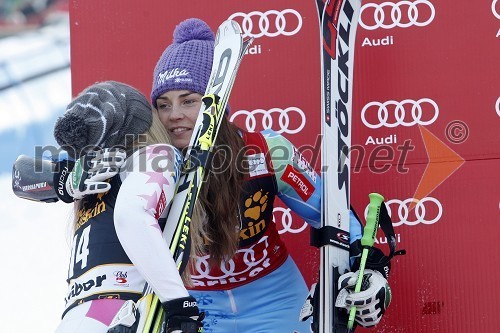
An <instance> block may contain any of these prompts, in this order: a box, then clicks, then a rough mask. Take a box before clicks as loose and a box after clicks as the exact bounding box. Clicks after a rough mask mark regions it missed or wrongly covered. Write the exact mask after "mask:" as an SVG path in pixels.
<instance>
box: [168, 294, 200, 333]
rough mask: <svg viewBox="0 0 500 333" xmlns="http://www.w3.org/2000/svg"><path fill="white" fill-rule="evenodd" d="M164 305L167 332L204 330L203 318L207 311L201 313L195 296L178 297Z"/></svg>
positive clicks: (193, 332)
mask: <svg viewBox="0 0 500 333" xmlns="http://www.w3.org/2000/svg"><path fill="white" fill-rule="evenodd" d="M162 306H163V309H164V310H165V324H166V329H167V332H182V333H199V332H203V323H202V320H203V318H205V313H204V312H202V313H200V310H199V309H198V306H197V304H196V299H194V297H192V296H188V297H183V298H176V299H173V300H171V301H168V302H165V303H163V304H162Z"/></svg>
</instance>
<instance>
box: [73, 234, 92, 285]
mask: <svg viewBox="0 0 500 333" xmlns="http://www.w3.org/2000/svg"><path fill="white" fill-rule="evenodd" d="M90 227H91V226H90V225H89V226H88V227H86V228H85V229H83V231H82V232H81V233H79V234H76V235H75V237H74V238H73V244H72V247H71V257H70V264H69V271H68V277H69V278H71V277H72V276H73V275H74V269H75V267H77V265H80V267H79V269H84V268H85V267H87V257H88V255H89V238H90V237H89V236H90ZM77 269H78V267H77Z"/></svg>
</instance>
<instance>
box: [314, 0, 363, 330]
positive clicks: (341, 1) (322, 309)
mask: <svg viewBox="0 0 500 333" xmlns="http://www.w3.org/2000/svg"><path fill="white" fill-rule="evenodd" d="M316 5H317V8H318V14H319V22H320V44H321V47H320V54H321V110H322V112H321V114H322V115H321V120H322V126H321V133H322V135H323V140H322V149H321V151H322V155H321V160H322V165H323V170H322V173H323V192H322V217H321V228H320V229H319V230H318V231H317V234H319V235H318V236H317V239H321V240H320V241H319V242H316V244H314V245H316V246H318V247H320V272H319V281H318V284H319V291H318V292H317V293H316V295H315V297H317V298H319V299H316V300H315V308H314V309H313V331H314V332H315V333H327V332H328V333H330V332H335V333H341V332H347V321H348V316H347V314H346V313H345V312H341V311H340V310H339V309H337V308H335V299H336V298H337V293H338V291H337V281H338V278H339V276H340V275H342V274H343V273H345V272H346V271H348V270H349V212H350V193H349V191H350V160H349V150H350V147H351V116H352V95H353V94H352V88H353V84H352V82H353V67H354V45H355V37H356V27H357V23H358V15H359V10H360V7H361V0H316ZM312 237H313V238H314V234H313V235H312Z"/></svg>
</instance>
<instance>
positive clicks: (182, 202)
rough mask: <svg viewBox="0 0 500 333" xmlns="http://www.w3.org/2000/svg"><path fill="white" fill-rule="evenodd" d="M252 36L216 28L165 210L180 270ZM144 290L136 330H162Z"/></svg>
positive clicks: (159, 312) (226, 25)
mask: <svg viewBox="0 0 500 333" xmlns="http://www.w3.org/2000/svg"><path fill="white" fill-rule="evenodd" d="M252 40H253V39H247V40H245V41H244V40H243V37H242V30H241V27H240V26H239V25H238V24H237V23H236V22H235V21H232V20H227V21H224V22H223V23H222V24H221V25H220V26H219V28H218V30H217V34H216V37H215V49H214V61H213V64H212V71H211V74H210V79H209V82H208V85H207V89H206V91H205V95H204V97H203V105H202V107H201V109H200V114H199V116H198V119H197V121H196V124H195V130H194V131H193V136H192V137H191V141H190V144H189V147H188V150H187V152H186V155H185V158H184V170H183V172H182V174H181V177H180V179H179V181H178V183H177V188H176V192H175V196H174V200H173V202H172V204H171V205H170V207H169V209H166V210H165V212H166V214H168V217H167V223H166V225H165V228H164V230H163V238H164V239H165V240H166V241H167V244H168V245H169V248H170V251H171V252H172V255H173V257H174V260H175V262H176V263H177V267H178V269H179V271H180V272H182V271H183V269H184V267H185V265H186V263H187V260H188V259H189V230H190V221H191V216H192V214H193V210H194V206H195V203H196V200H197V198H198V194H199V192H200V189H201V186H202V184H203V180H204V177H205V173H206V167H207V164H208V163H209V161H210V154H211V148H212V146H213V144H214V142H215V140H216V138H217V132H218V129H219V126H220V123H221V120H222V117H224V113H225V108H226V104H227V101H228V99H229V94H230V92H231V89H232V87H233V84H234V80H235V78H236V73H237V71H238V67H239V65H240V63H241V60H242V58H243V55H244V54H245V52H246V50H247V49H248V47H249V46H250V45H251V43H252ZM165 212H164V213H165ZM166 214H163V216H165V215H166ZM143 294H144V296H143V298H142V299H141V300H143V304H138V306H139V307H140V306H143V308H145V309H146V311H145V312H142V313H141V318H140V320H139V324H138V329H137V332H138V333H158V332H161V330H162V326H163V325H164V311H163V308H162V307H161V304H160V301H159V299H158V297H157V296H156V295H154V294H153V290H152V289H151V288H150V286H148V285H146V287H145V289H144V292H143Z"/></svg>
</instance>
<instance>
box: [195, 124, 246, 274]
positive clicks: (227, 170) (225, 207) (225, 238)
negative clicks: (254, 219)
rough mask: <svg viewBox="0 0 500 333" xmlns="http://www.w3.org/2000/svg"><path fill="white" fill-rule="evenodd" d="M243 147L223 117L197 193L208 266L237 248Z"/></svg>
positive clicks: (232, 253)
mask: <svg viewBox="0 0 500 333" xmlns="http://www.w3.org/2000/svg"><path fill="white" fill-rule="evenodd" d="M244 146H245V145H244V142H243V139H242V137H241V135H240V133H239V129H238V128H237V127H236V126H235V125H233V124H232V123H230V122H229V120H228V119H227V117H226V116H224V118H223V119H222V123H221V125H220V128H219V132H218V136H217V140H216V145H215V147H214V157H213V160H212V163H211V165H212V168H211V170H210V172H209V173H208V177H206V182H205V184H204V185H203V187H202V190H201V194H200V202H201V203H202V204H203V208H204V211H205V213H206V221H205V223H204V233H205V235H204V236H205V245H206V252H208V253H209V254H210V264H211V265H213V264H215V265H218V264H219V263H220V262H221V261H227V260H229V259H231V258H232V257H233V256H234V254H235V252H236V250H237V249H238V240H239V231H240V219H239V213H238V204H239V200H240V196H241V192H242V188H243V182H244V180H245V178H246V174H247V172H246V170H247V168H245V167H244V165H243V163H244V162H243V159H244V154H243V153H244Z"/></svg>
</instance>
